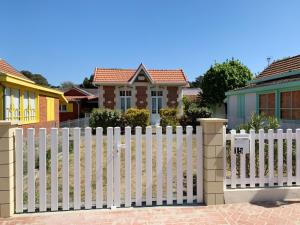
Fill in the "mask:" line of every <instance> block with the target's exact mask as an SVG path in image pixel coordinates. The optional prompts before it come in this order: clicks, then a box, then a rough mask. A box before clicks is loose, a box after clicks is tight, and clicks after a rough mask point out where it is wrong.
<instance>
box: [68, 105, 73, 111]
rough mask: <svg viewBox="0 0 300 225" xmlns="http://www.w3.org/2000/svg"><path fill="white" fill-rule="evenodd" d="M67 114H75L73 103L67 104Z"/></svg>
mask: <svg viewBox="0 0 300 225" xmlns="http://www.w3.org/2000/svg"><path fill="white" fill-rule="evenodd" d="M67 112H73V103H68V104H67Z"/></svg>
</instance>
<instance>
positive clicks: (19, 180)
mask: <svg viewBox="0 0 300 225" xmlns="http://www.w3.org/2000/svg"><path fill="white" fill-rule="evenodd" d="M23 147H24V146H23V129H22V128H17V129H16V212H17V213H21V212H23V156H24V154H23Z"/></svg>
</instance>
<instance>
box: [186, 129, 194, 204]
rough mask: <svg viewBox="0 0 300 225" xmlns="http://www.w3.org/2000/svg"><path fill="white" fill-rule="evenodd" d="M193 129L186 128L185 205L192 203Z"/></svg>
mask: <svg viewBox="0 0 300 225" xmlns="http://www.w3.org/2000/svg"><path fill="white" fill-rule="evenodd" d="M192 141H193V127H192V126H187V127H186V145H187V147H186V150H187V161H186V164H187V171H186V173H187V203H193V160H192V159H193V151H192V147H193V145H192Z"/></svg>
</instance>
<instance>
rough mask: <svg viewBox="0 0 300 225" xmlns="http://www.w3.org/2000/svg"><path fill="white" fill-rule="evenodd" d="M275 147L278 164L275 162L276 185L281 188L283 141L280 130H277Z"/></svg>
mask: <svg viewBox="0 0 300 225" xmlns="http://www.w3.org/2000/svg"><path fill="white" fill-rule="evenodd" d="M277 146H278V153H277V154H278V156H277V157H278V162H277V165H278V166H277V167H278V169H277V173H278V185H280V186H283V139H282V129H278V130H277Z"/></svg>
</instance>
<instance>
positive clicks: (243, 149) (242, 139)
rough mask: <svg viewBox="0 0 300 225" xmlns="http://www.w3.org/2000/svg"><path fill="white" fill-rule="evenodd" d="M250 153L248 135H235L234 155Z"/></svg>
mask: <svg viewBox="0 0 300 225" xmlns="http://www.w3.org/2000/svg"><path fill="white" fill-rule="evenodd" d="M249 152H250V135H249V134H236V135H234V154H236V155H239V154H248V153H249Z"/></svg>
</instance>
